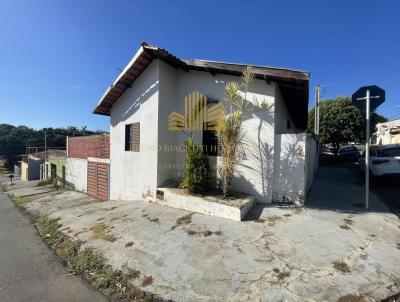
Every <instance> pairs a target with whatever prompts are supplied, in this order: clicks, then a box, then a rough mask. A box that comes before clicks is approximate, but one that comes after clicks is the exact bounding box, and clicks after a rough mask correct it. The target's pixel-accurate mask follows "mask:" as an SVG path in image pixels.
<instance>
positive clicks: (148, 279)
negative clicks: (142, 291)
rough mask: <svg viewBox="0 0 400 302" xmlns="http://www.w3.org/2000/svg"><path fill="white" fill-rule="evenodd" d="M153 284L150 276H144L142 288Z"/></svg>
mask: <svg viewBox="0 0 400 302" xmlns="http://www.w3.org/2000/svg"><path fill="white" fill-rule="evenodd" d="M151 284H153V277H152V276H145V277H143V279H142V287H146V286H148V285H151Z"/></svg>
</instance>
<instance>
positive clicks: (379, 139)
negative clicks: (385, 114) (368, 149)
mask: <svg viewBox="0 0 400 302" xmlns="http://www.w3.org/2000/svg"><path fill="white" fill-rule="evenodd" d="M372 142H373V143H375V144H378V145H388V144H400V119H396V120H393V121H389V122H385V123H378V124H376V132H375V133H374V134H373V135H372Z"/></svg>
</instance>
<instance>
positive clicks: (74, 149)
mask: <svg viewBox="0 0 400 302" xmlns="http://www.w3.org/2000/svg"><path fill="white" fill-rule="evenodd" d="M67 146H68V157H72V158H83V159H86V158H88V157H98V158H110V136H109V135H108V134H100V135H90V136H75V137H68V142H67Z"/></svg>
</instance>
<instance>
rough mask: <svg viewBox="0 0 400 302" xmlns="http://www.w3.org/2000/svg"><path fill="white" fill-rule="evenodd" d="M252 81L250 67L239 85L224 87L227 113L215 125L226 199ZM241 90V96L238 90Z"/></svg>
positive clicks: (229, 189) (232, 84)
mask: <svg viewBox="0 0 400 302" xmlns="http://www.w3.org/2000/svg"><path fill="white" fill-rule="evenodd" d="M253 80H254V74H253V72H252V69H251V68H250V67H247V68H246V69H245V70H244V71H243V75H242V81H241V83H237V82H229V83H227V85H226V87H225V101H226V102H227V104H228V108H229V112H228V113H227V114H226V115H224V116H222V117H221V119H220V120H219V121H218V124H217V136H218V141H219V144H220V150H221V156H222V168H221V171H220V173H221V176H222V193H223V195H224V196H225V197H226V196H228V195H229V194H230V191H231V182H232V176H233V173H234V172H235V170H236V164H237V162H236V161H237V155H238V148H239V145H240V141H241V138H242V122H243V117H244V114H245V113H246V110H247V105H248V101H247V92H248V90H249V87H250V85H251V83H252V82H253ZM241 89H243V90H242V91H243V94H241V93H240V90H241Z"/></svg>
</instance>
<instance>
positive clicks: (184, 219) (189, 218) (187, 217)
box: [171, 213, 194, 230]
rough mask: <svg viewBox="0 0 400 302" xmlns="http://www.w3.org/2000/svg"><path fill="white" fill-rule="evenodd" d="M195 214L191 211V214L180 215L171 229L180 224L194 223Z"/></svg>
mask: <svg viewBox="0 0 400 302" xmlns="http://www.w3.org/2000/svg"><path fill="white" fill-rule="evenodd" d="M193 214H194V213H190V214H187V215H185V216H182V217H179V218H178V219H177V220H176V223H175V225H173V226H172V227H171V230H175V229H176V228H177V227H179V226H182V225H187V224H190V223H192V216H193Z"/></svg>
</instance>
